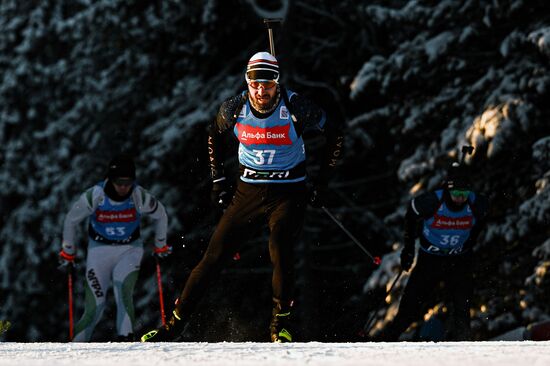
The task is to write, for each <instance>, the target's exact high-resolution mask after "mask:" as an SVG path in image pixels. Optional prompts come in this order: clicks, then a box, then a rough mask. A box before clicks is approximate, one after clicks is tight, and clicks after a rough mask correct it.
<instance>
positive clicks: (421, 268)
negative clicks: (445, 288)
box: [374, 252, 440, 342]
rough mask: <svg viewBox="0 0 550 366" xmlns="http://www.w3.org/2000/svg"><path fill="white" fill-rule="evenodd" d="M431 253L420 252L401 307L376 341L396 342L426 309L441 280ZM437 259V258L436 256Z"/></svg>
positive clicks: (401, 301) (377, 336) (400, 303)
mask: <svg viewBox="0 0 550 366" xmlns="http://www.w3.org/2000/svg"><path fill="white" fill-rule="evenodd" d="M431 257H433V256H431V255H430V254H426V253H423V252H419V254H418V258H417V263H416V266H415V267H414V269H413V271H412V273H411V276H410V277H409V280H408V282H407V286H406V287H405V290H404V291H403V295H402V297H401V300H400V302H399V309H398V311H397V315H396V316H395V318H394V319H393V320H392V321H391V322H390V324H388V325H387V326H386V327H385V328H384V329H383V330H382V331H381V332H380V333H379V334H378V335H376V336H375V337H374V340H376V341H385V342H395V341H397V340H398V339H399V336H400V335H401V333H403V332H404V331H405V330H407V328H408V327H409V326H410V325H411V323H412V322H413V321H416V320H418V319H419V318H420V317H421V316H422V315H423V314H424V311H425V308H426V303H427V301H428V300H429V299H430V295H431V294H432V293H433V291H434V289H435V287H436V286H437V284H438V283H439V282H440V274H439V273H438V269H437V267H438V266H437V261H434V258H431ZM435 259H436V260H437V258H435Z"/></svg>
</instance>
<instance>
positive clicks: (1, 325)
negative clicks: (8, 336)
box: [0, 320, 11, 335]
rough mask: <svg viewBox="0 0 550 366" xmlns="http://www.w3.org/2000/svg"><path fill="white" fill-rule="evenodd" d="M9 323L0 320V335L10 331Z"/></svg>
mask: <svg viewBox="0 0 550 366" xmlns="http://www.w3.org/2000/svg"><path fill="white" fill-rule="evenodd" d="M10 326H11V323H10V322H9V321H7V320H0V335H2V334H4V333H5V332H7V331H8V329H10Z"/></svg>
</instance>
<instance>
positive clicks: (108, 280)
mask: <svg viewBox="0 0 550 366" xmlns="http://www.w3.org/2000/svg"><path fill="white" fill-rule="evenodd" d="M135 179H136V172H135V166H134V162H133V160H132V158H131V157H130V156H128V155H118V156H116V157H115V158H113V159H112V160H111V162H110V163H109V167H108V172H107V179H105V180H104V181H102V182H100V183H98V184H97V185H95V186H93V187H91V188H90V189H88V190H87V191H86V192H84V193H83V194H82V195H81V196H80V198H79V199H78V200H77V201H76V203H75V204H74V205H73V206H72V208H71V210H70V211H69V213H68V214H67V216H66V218H65V224H64V227H63V243H62V250H61V252H60V253H59V260H60V262H61V264H62V265H64V266H68V265H72V264H73V263H74V260H75V257H76V243H75V229H76V227H77V225H78V224H79V223H80V222H82V221H83V220H84V219H86V218H89V224H88V236H89V238H88V248H87V256H86V274H85V276H86V288H85V308H84V314H83V315H82V318H81V319H80V321H79V322H78V323H77V324H76V327H75V336H74V338H73V341H74V342H88V341H90V338H91V337H92V333H93V331H94V328H95V326H96V324H97V323H98V322H99V320H100V319H101V316H102V314H103V311H104V308H105V300H106V295H107V290H108V289H109V287H110V286H111V284H112V286H113V290H114V291H113V292H114V296H115V300H116V305H117V313H116V314H117V315H116V329H117V334H118V340H119V341H132V340H133V339H134V304H133V299H132V296H133V292H134V286H135V284H136V280H137V278H138V274H139V269H140V264H141V259H142V257H143V242H142V240H141V239H140V222H141V217H142V215H148V216H149V217H150V218H151V219H152V220H154V221H155V247H154V254H155V255H156V256H157V257H160V258H163V257H165V256H167V255H169V254H170V253H171V252H172V248H171V247H169V246H168V245H167V244H166V231H167V222H168V220H167V217H166V211H165V209H164V206H163V205H162V204H161V203H160V202H159V201H158V200H156V199H155V197H153V195H151V194H150V193H149V192H147V191H146V190H145V189H144V188H142V187H141V186H139V185H138V184H136V182H135Z"/></svg>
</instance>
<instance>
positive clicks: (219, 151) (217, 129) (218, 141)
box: [208, 95, 243, 183]
mask: <svg viewBox="0 0 550 366" xmlns="http://www.w3.org/2000/svg"><path fill="white" fill-rule="evenodd" d="M242 98H243V96H242V95H238V96H235V97H232V98H229V99H228V100H226V101H225V102H223V103H222V105H221V106H220V109H219V111H218V114H217V115H216V118H215V119H214V120H213V121H212V122H211V123H210V124H209V125H208V158H209V165H210V175H211V177H212V180H213V182H214V183H217V182H221V181H223V180H225V171H224V161H225V154H224V149H223V143H222V139H223V135H224V134H225V133H226V132H228V131H230V130H231V129H232V128H233V126H234V124H235V119H236V118H235V115H236V114H238V113H239V112H240V111H237V109H238V108H239V105H240V106H241V108H242V102H241V101H242Z"/></svg>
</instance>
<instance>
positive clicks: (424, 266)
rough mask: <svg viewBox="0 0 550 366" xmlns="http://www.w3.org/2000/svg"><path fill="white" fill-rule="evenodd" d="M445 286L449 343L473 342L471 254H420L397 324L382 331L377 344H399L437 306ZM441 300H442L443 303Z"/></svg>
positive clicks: (396, 317)
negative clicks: (439, 291)
mask: <svg viewBox="0 0 550 366" xmlns="http://www.w3.org/2000/svg"><path fill="white" fill-rule="evenodd" d="M441 282H443V283H444V292H443V295H444V299H445V300H446V302H447V305H448V306H449V307H450V308H451V314H450V315H451V317H450V319H449V320H450V322H449V324H450V327H449V329H446V332H445V333H446V334H445V339H446V340H457V341H463V340H469V339H471V328H470V307H471V303H472V296H473V277H472V260H471V253H466V254H462V255H459V256H452V257H444V256H436V255H433V254H428V253H425V252H424V251H422V250H420V252H419V253H418V258H417V263H416V266H415V268H414V270H413V272H412V273H411V276H410V278H409V281H408V283H407V287H406V288H405V290H404V292H403V296H402V297H401V302H400V303H399V310H398V312H397V315H396V316H395V318H394V319H393V321H392V322H391V323H390V324H389V325H388V326H387V327H386V328H384V330H383V331H382V333H381V334H380V335H379V337H376V339H377V340H381V341H397V340H398V338H399V336H400V335H401V333H403V332H404V331H405V330H407V328H408V327H409V325H410V324H411V323H412V322H414V321H417V320H420V319H421V317H422V316H423V315H424V313H425V312H426V310H427V307H428V306H429V305H433V303H435V302H436V301H435V300H436V299H434V296H433V295H434V292H435V290H436V289H437V288H438V287H439V285H440V284H441ZM439 300H440V299H439Z"/></svg>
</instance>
